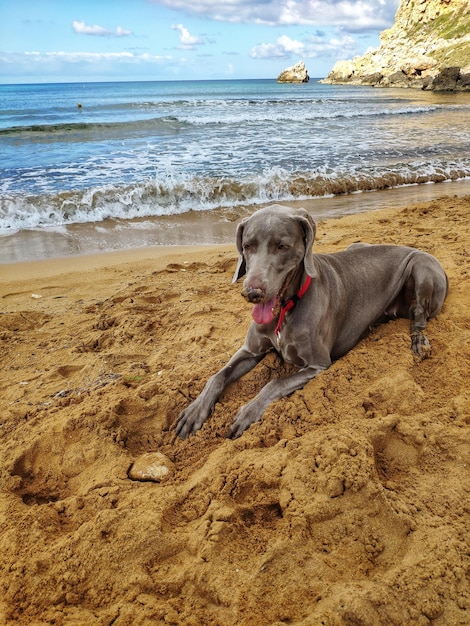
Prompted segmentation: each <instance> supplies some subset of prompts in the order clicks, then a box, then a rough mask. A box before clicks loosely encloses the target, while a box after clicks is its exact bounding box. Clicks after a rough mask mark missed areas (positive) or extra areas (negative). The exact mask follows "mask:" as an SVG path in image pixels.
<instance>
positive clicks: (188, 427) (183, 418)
mask: <svg viewBox="0 0 470 626" xmlns="http://www.w3.org/2000/svg"><path fill="white" fill-rule="evenodd" d="M209 413H210V409H209V410H206V409H204V407H201V403H200V402H198V401H197V400H195V401H194V402H192V403H191V404H190V405H189V406H188V407H186V408H185V409H184V411H181V413H180V415H179V417H178V420H177V422H176V434H177V435H178V437H180V438H181V439H186V438H187V437H189V435H192V434H193V433H195V432H197V431H198V430H199V429H200V428H201V426H202V425H203V424H204V422H205V421H206V419H207V417H208V416H209Z"/></svg>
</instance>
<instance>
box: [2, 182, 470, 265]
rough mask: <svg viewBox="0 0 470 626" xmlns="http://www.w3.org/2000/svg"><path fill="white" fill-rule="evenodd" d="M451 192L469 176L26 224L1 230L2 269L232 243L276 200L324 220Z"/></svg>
mask: <svg viewBox="0 0 470 626" xmlns="http://www.w3.org/2000/svg"><path fill="white" fill-rule="evenodd" d="M449 195H456V196H458V197H461V196H465V195H470V179H463V180H458V181H446V182H442V183H432V184H431V183H427V184H421V185H408V186H403V187H395V188H388V189H384V190H376V191H367V192H357V193H352V194H345V195H341V196H333V197H324V198H315V199H307V200H288V201H276V200H273V201H270V202H266V203H263V204H260V205H256V206H255V205H246V206H240V207H233V208H230V209H215V210H211V211H190V212H187V213H182V214H179V215H171V216H160V217H153V218H138V219H132V220H113V219H108V220H105V221H102V222H93V223H84V224H72V225H70V226H66V227H65V226H64V227H58V228H54V229H52V228H45V229H32V230H24V231H20V232H15V233H12V234H3V235H0V274H2V273H4V272H5V271H6V268H8V267H9V266H10V265H12V264H16V263H26V262H33V263H37V262H42V261H45V260H51V261H52V260H54V259H56V260H59V259H75V258H79V257H82V256H94V255H102V254H105V255H108V254H111V253H120V254H122V253H124V252H132V251H135V250H139V249H143V250H145V249H153V248H158V249H169V251H174V250H175V249H176V248H179V247H187V246H189V247H194V246H213V245H217V244H231V243H232V242H233V240H234V234H235V228H236V223H237V222H238V221H239V219H241V218H242V217H245V216H246V215H249V214H250V213H252V212H253V211H254V210H256V209H258V208H261V207H262V206H266V205H268V204H275V203H277V202H278V203H279V204H286V205H288V206H298V207H300V206H302V207H304V208H306V209H307V210H308V211H310V212H311V214H312V215H313V217H314V219H315V220H317V221H323V220H325V219H336V218H340V217H343V216H345V215H353V214H360V213H366V212H371V211H376V210H381V209H385V208H399V207H402V206H406V205H409V204H414V203H417V202H428V201H432V200H436V199H438V198H439V197H442V196H449ZM163 252H166V250H163ZM110 258H111V257H110Z"/></svg>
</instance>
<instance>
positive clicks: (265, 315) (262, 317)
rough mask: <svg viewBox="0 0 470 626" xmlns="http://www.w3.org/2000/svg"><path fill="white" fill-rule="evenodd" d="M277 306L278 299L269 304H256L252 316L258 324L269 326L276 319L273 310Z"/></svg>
mask: <svg viewBox="0 0 470 626" xmlns="http://www.w3.org/2000/svg"><path fill="white" fill-rule="evenodd" d="M276 305H277V298H273V299H272V300H270V301H269V302H263V303H262V304H255V306H254V307H253V310H252V311H251V315H252V317H253V319H254V320H255V322H256V323H257V324H269V322H272V320H273V319H274V315H273V309H274V308H275V307H276Z"/></svg>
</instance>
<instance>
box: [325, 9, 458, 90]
mask: <svg viewBox="0 0 470 626" xmlns="http://www.w3.org/2000/svg"><path fill="white" fill-rule="evenodd" d="M322 82H324V83H352V84H366V85H375V86H380V87H413V88H417V89H432V90H436V91H470V2H469V0H401V3H400V6H399V7H398V10H397V13H396V16H395V23H394V25H393V26H392V28H390V29H388V30H385V31H383V32H382V33H381V35H380V46H379V47H378V48H376V49H374V50H371V51H369V52H367V53H366V54H365V55H364V56H362V57H355V58H354V59H352V60H350V61H338V62H337V63H336V64H335V65H334V67H333V69H332V70H331V72H330V73H329V74H328V77H327V78H326V79H324V80H323V81H322Z"/></svg>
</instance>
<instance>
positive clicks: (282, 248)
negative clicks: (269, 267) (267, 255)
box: [277, 243, 289, 250]
mask: <svg viewBox="0 0 470 626" xmlns="http://www.w3.org/2000/svg"><path fill="white" fill-rule="evenodd" d="M288 248H289V246H288V245H287V244H286V243H280V244H278V246H277V249H278V250H287V249H288Z"/></svg>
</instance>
